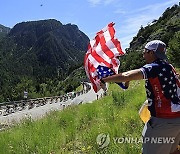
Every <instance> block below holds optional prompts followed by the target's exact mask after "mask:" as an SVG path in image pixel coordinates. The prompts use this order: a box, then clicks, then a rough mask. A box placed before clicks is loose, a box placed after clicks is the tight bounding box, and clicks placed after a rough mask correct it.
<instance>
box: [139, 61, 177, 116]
mask: <svg viewBox="0 0 180 154" xmlns="http://www.w3.org/2000/svg"><path fill="white" fill-rule="evenodd" d="M141 71H142V73H143V76H144V79H145V80H146V81H145V88H146V94H147V98H148V104H149V106H148V109H149V111H150V112H151V116H154V117H158V118H176V117H180V95H179V93H180V82H179V79H178V77H177V76H176V73H175V72H174V70H173V68H172V66H171V65H170V64H168V63H167V62H165V61H163V60H156V61H154V62H153V63H151V64H146V65H144V66H143V67H142V68H141Z"/></svg>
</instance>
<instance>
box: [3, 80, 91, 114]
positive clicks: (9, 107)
mask: <svg viewBox="0 0 180 154" xmlns="http://www.w3.org/2000/svg"><path fill="white" fill-rule="evenodd" d="M84 85H85V86H84V90H82V91H79V92H70V93H67V94H64V95H61V96H52V97H43V98H35V99H27V100H20V101H9V102H2V103H0V116H1V115H2V116H7V115H9V114H11V113H15V112H18V111H22V110H25V109H28V110H30V109H32V108H34V107H39V106H43V105H46V104H48V103H49V104H52V103H58V102H66V101H67V100H69V99H74V98H75V97H77V96H80V95H82V94H84V93H87V92H88V91H89V90H90V89H91V86H90V85H89V84H88V83H84Z"/></svg>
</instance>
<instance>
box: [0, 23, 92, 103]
mask: <svg viewBox="0 0 180 154" xmlns="http://www.w3.org/2000/svg"><path fill="white" fill-rule="evenodd" d="M0 28H1V27H0ZM88 42H89V38H88V37H87V36H86V35H85V34H84V33H83V32H82V31H80V30H79V28H78V27H77V25H73V24H66V25H63V24H62V23H61V22H60V21H57V20H54V19H50V20H40V21H29V22H22V23H18V24H16V25H15V26H14V27H13V28H12V29H11V30H10V32H9V33H8V34H6V35H5V36H4V37H3V39H2V40H0V64H1V65H0V84H1V88H0V102H2V101H6V100H7V98H9V99H10V100H20V99H23V91H28V92H29V98H36V97H44V96H50V95H51V96H53V95H60V94H62V93H65V92H68V91H72V90H73V89H74V88H76V87H77V86H78V85H79V84H80V80H79V79H77V78H76V80H75V79H73V80H72V81H71V80H69V82H65V83H63V80H66V77H68V76H69V75H70V74H71V73H72V72H73V71H74V70H75V69H78V70H79V68H80V67H81V66H82V63H83V58H84V55H85V52H86V49H87V44H88ZM79 74H81V76H83V74H84V73H82V71H80V72H79Z"/></svg>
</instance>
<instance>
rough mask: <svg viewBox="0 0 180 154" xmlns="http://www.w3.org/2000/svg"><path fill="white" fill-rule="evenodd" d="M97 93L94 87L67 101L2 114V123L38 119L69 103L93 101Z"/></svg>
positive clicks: (0, 122) (76, 103)
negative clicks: (5, 114)
mask: <svg viewBox="0 0 180 154" xmlns="http://www.w3.org/2000/svg"><path fill="white" fill-rule="evenodd" d="M97 94H98V96H99V97H100V96H101V95H102V94H103V90H102V89H101V90H100V91H99V92H98V93H97ZM97 94H96V93H95V92H94V91H93V89H92V87H91V90H90V91H89V92H87V93H85V94H82V95H80V96H77V97H75V98H74V99H73V100H71V99H70V100H68V101H66V102H60V101H58V102H56V103H55V102H54V103H52V104H50V103H49V102H48V103H47V104H46V105H44V106H39V107H34V108H32V109H30V110H28V109H24V110H22V111H18V112H15V113H12V114H9V115H7V116H3V115H1V116H0V124H8V125H9V124H12V123H14V122H20V121H21V120H23V119H25V118H28V117H30V118H32V119H34V120H35V119H38V118H41V117H43V116H44V115H46V113H48V112H50V111H53V110H62V109H63V108H65V107H66V106H68V105H72V104H73V105H78V104H81V103H82V104H83V103H91V102H92V101H94V100H96V99H97Z"/></svg>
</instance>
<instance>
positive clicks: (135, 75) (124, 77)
mask: <svg viewBox="0 0 180 154" xmlns="http://www.w3.org/2000/svg"><path fill="white" fill-rule="evenodd" d="M142 79H143V74H142V72H141V70H140V69H136V70H131V71H127V72H123V73H120V74H115V75H112V76H108V77H106V78H103V79H102V80H103V81H104V82H126V81H132V80H142Z"/></svg>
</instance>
